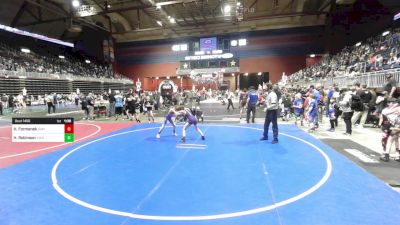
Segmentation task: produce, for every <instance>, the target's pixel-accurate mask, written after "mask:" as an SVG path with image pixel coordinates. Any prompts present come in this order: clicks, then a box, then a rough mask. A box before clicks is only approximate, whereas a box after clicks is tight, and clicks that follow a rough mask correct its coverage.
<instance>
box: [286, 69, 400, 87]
mask: <svg viewBox="0 0 400 225" xmlns="http://www.w3.org/2000/svg"><path fill="white" fill-rule="evenodd" d="M387 74H392V75H393V77H394V78H395V79H396V80H397V82H398V83H399V82H400V69H391V70H382V71H376V72H368V73H364V74H361V75H359V76H341V77H329V78H325V79H314V80H310V81H296V82H292V84H294V85H300V86H309V85H310V84H321V85H323V86H324V87H328V86H332V85H333V84H336V85H337V86H338V87H339V88H344V87H349V86H352V85H354V84H355V83H359V84H366V85H367V87H369V88H381V87H383V86H384V85H385V83H386V82H387V80H386V75H387Z"/></svg>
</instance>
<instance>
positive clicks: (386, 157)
mask: <svg viewBox="0 0 400 225" xmlns="http://www.w3.org/2000/svg"><path fill="white" fill-rule="evenodd" d="M379 159H380V160H382V161H384V162H389V154H383V155H382V156H381V157H379Z"/></svg>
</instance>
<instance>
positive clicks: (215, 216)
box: [0, 124, 400, 225]
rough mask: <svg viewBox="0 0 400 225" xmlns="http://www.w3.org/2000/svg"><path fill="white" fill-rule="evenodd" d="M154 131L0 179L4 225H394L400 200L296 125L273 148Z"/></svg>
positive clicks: (73, 151)
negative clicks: (159, 136) (182, 138)
mask: <svg viewBox="0 0 400 225" xmlns="http://www.w3.org/2000/svg"><path fill="white" fill-rule="evenodd" d="M159 126H160V124H140V125H136V126H133V127H130V128H128V129H124V130H120V131H118V132H115V133H111V134H108V135H106V136H103V137H100V138H96V139H93V140H90V141H87V142H84V143H80V144H77V145H74V146H71V147H68V148H66V149H64V150H61V151H57V152H54V153H50V154H47V155H45V156H41V157H38V158H36V159H33V160H30V161H26V162H24V163H21V164H18V165H15V166H13V167H9V168H5V169H2V170H0V190H1V192H0V224H1V225H134V224H135V225H136V224H140V225H161V224H162V225H170V224H171V225H175V224H179V225H186V224H204V225H211V224H218V225H258V224H260V225H261V224H262V225H265V224H285V225H316V224H329V225H330V224H331V225H339V224H340V225H377V224H385V225H392V224H393V225H395V224H396V225H397V224H399V221H400V194H399V193H397V192H395V191H393V190H392V189H391V188H389V187H388V186H386V185H385V184H384V183H383V182H381V181H380V180H378V179H377V178H375V177H374V176H372V175H370V174H369V173H367V172H366V171H364V170H363V169H362V168H360V167H359V166H357V165H355V164H354V163H352V162H351V161H349V160H348V159H346V158H345V157H344V156H342V155H340V154H339V153H337V152H336V151H334V150H332V149H331V148H329V147H328V146H327V145H325V144H323V143H321V142H320V141H318V140H317V139H315V138H313V137H312V136H310V135H309V134H307V133H305V132H303V131H301V130H300V129H298V128H297V127H295V126H292V125H280V127H279V129H280V130H279V132H280V136H279V141H280V142H279V144H275V145H273V144H271V143H270V141H259V140H258V139H259V138H260V137H261V135H262V126H261V125H248V126H245V125H223V124H219V125H216V124H215V125H212V124H204V125H200V126H199V127H200V129H201V130H202V131H203V132H204V133H205V136H206V140H204V141H202V140H201V139H200V135H199V134H198V133H197V132H196V131H195V130H194V128H193V127H190V128H189V129H188V134H187V140H186V143H185V144H181V143H180V142H179V140H180V136H179V135H178V137H175V136H173V135H172V128H171V127H167V128H166V129H164V131H163V133H162V134H161V138H160V139H157V138H156V133H157V131H158V128H159ZM181 131H182V126H180V127H178V128H177V132H178V134H181V133H182V132H181ZM271 136H272V135H271Z"/></svg>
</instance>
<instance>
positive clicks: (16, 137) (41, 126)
mask: <svg viewBox="0 0 400 225" xmlns="http://www.w3.org/2000/svg"><path fill="white" fill-rule="evenodd" d="M12 141H13V142H74V119H73V118H13V119H12Z"/></svg>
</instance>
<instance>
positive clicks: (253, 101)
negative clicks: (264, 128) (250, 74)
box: [246, 86, 258, 123]
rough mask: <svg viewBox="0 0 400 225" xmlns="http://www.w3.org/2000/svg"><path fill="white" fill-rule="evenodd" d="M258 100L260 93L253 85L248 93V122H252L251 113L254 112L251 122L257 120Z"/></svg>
mask: <svg viewBox="0 0 400 225" xmlns="http://www.w3.org/2000/svg"><path fill="white" fill-rule="evenodd" d="M257 101H258V94H257V92H256V90H254V87H253V86H250V88H249V93H248V95H247V119H246V121H247V123H249V122H250V114H252V117H251V122H253V123H254V122H255V121H254V119H255V117H256V105H257Z"/></svg>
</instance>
